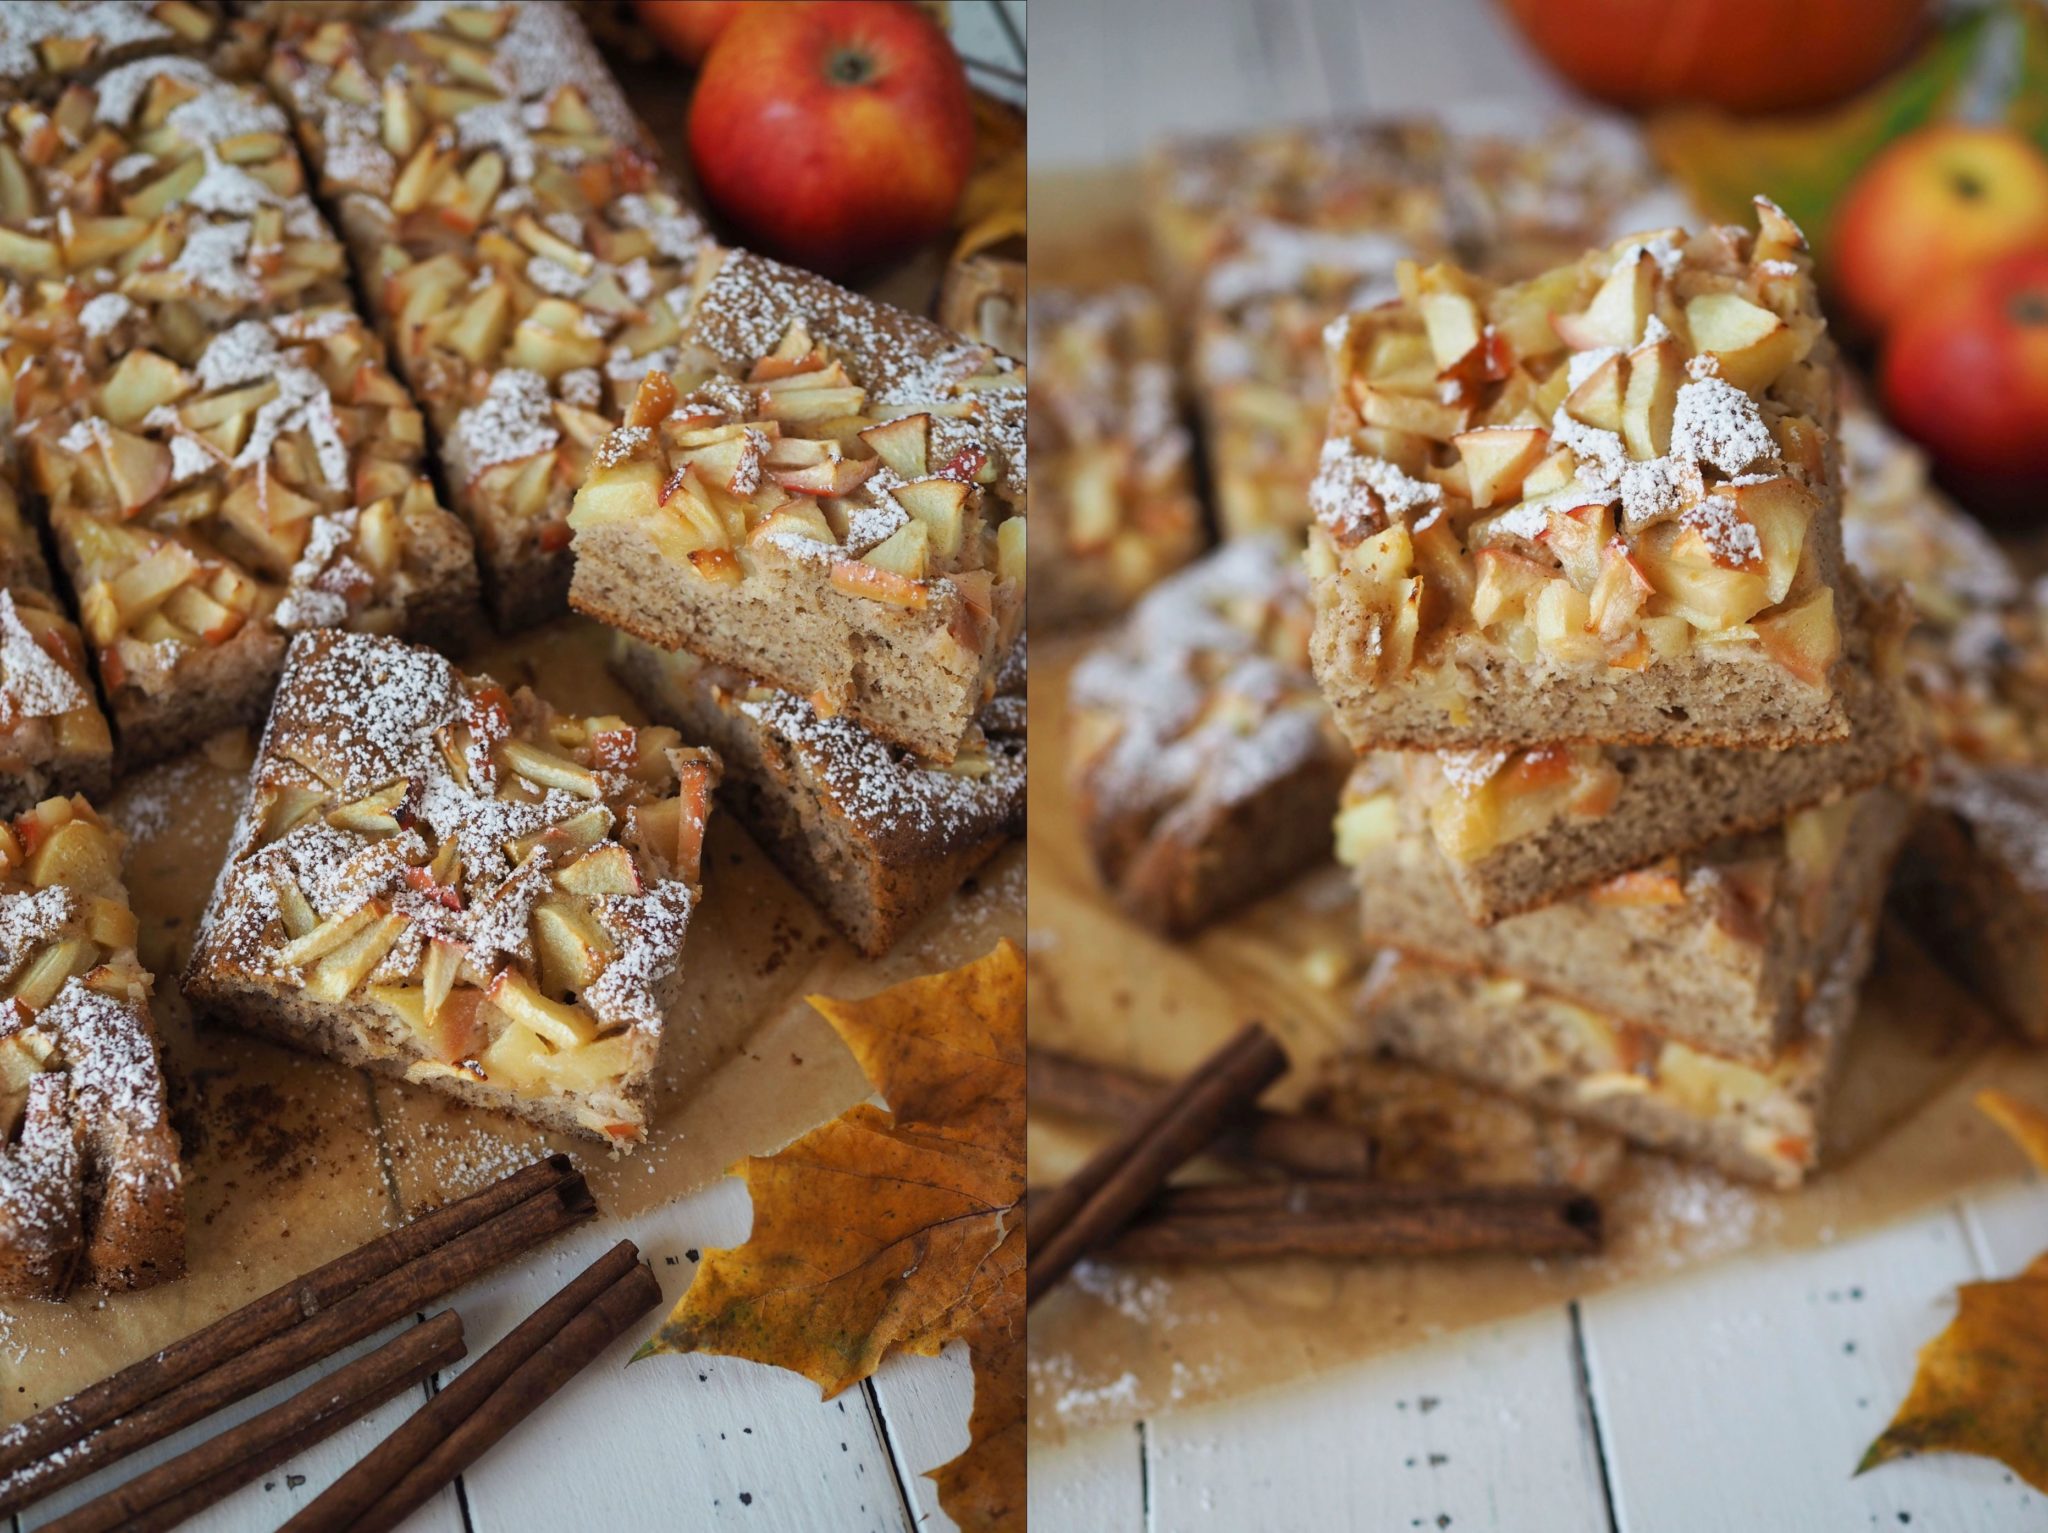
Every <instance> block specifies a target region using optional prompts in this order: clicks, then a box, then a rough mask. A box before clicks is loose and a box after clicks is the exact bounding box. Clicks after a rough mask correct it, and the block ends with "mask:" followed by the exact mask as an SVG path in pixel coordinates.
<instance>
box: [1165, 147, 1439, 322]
mask: <svg viewBox="0 0 2048 1533" xmlns="http://www.w3.org/2000/svg"><path fill="white" fill-rule="evenodd" d="M1448 137H1449V135H1448V132H1447V130H1446V129H1445V128H1444V126H1443V124H1442V123H1440V122H1438V121H1436V120H1435V119H1433V118H1426V117H1414V118H1389V119H1385V120H1378V121H1355V122H1339V123H1331V124H1326V125H1320V126H1317V127H1314V128H1274V129H1267V130H1264V131H1261V132H1257V133H1243V134H1232V135H1227V136H1220V137H1208V138H1198V139H1183V140H1179V141H1176V142H1171V143H1168V144H1165V145H1163V146H1162V147H1160V148H1159V149H1157V150H1155V151H1154V152H1153V153H1152V155H1151V156H1150V158H1149V159H1148V160H1147V162H1146V166H1145V192H1144V204H1145V206H1144V211H1145V227H1146V235H1147V238H1148V240H1149V243H1150V247H1151V257H1152V265H1153V267H1154V269H1155V271H1156V272H1157V273H1158V276H1159V280H1160V284H1161V286H1162V287H1163V288H1164V289H1165V291H1166V296H1167V300H1168V302H1170V303H1172V304H1173V305H1174V306H1175V311H1176V312H1177V313H1183V314H1185V313H1188V312H1189V311H1190V310H1191V309H1192V308H1193V307H1194V306H1195V305H1197V304H1198V303H1199V302H1200V301H1201V295H1202V289H1203V287H1204V285H1205V284H1206V282H1207V280H1208V278H1209V274H1210V273H1211V272H1212V271H1213V270H1215V268H1216V267H1217V266H1219V265H1220V264H1222V263H1223V262H1225V261H1228V260H1232V259H1234V258H1236V257H1238V256H1241V255H1242V254H1244V253H1245V251H1246V249H1247V246H1248V245H1249V244H1251V243H1253V242H1254V241H1256V240H1257V239H1259V238H1260V237H1261V236H1260V234H1259V233H1257V232H1256V231H1262V230H1270V229H1275V228H1284V229H1294V230H1299V231H1302V232H1303V233H1304V234H1305V235H1306V236H1307V237H1308V238H1309V239H1311V240H1312V241H1315V242H1317V243H1319V244H1321V245H1322V246H1323V247H1324V248H1326V249H1333V248H1336V247H1337V246H1338V245H1339V242H1340V241H1341V240H1343V239H1345V238H1347V237H1350V236H1363V237H1364V238H1363V241H1362V243H1363V244H1365V245H1368V246H1370V245H1373V244H1375V243H1378V242H1381V241H1384V240H1389V239H1391V240H1398V241H1401V242H1403V246H1404V250H1408V249H1412V250H1413V251H1417V252H1422V253H1429V254H1434V255H1439V256H1444V255H1448V254H1450V252H1451V249H1452V243H1451V242H1452V227H1453V226H1452V210H1451V208H1450V206H1449V204H1448V203H1447V202H1446V200H1445V198H1444V195H1443V193H1444V175H1443V170H1444V164H1445V160H1446V156H1447V154H1448Z"/></svg>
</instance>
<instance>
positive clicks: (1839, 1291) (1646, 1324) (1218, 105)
mask: <svg viewBox="0 0 2048 1533" xmlns="http://www.w3.org/2000/svg"><path fill="white" fill-rule="evenodd" d="M1031 80H1032V86H1031V97H1032V114H1031V158H1032V166H1033V169H1034V170H1035V171H1036V170H1044V169H1056V168H1084V167H1088V166H1093V165H1101V164H1106V163H1111V162H1117V161H1128V160H1131V159H1133V158H1134V157H1136V156H1137V155H1138V154H1140V153H1141V152H1142V151H1143V150H1144V149H1145V148H1146V147H1147V146H1148V145H1149V144H1150V143H1151V142H1152V141H1153V140H1154V139H1156V138H1157V137H1159V136H1161V135H1163V134H1168V133H1174V132H1189V131H1197V132H1199V131H1219V130H1224V129H1228V128H1232V127H1237V126H1250V125H1254V124H1258V123H1263V122H1277V121H1284V120H1295V119H1301V118H1305V117H1313V116H1316V115H1318V114H1324V113H1340V114H1342V113H1361V112H1375V113H1396V112H1411V111H1431V110H1438V109H1441V108H1443V107H1444V106H1446V105H1447V104H1454V103H1455V104H1460V105H1464V104H1469V103H1471V102H1474V101H1478V100H1490V101H1494V102H1499V103H1504V104H1508V105H1510V106H1512V105H1513V104H1515V103H1527V104H1529V105H1530V106H1532V107H1541V106H1544V105H1553V104H1557V103H1559V102H1560V101H1561V100H1562V99H1563V97H1562V94H1561V92H1560V89H1559V87H1558V86H1557V85H1556V83H1555V82H1554V81H1553V80H1552V79H1551V78H1550V77H1549V76H1548V75H1546V74H1545V73H1544V72H1543V71H1542V70H1541V68H1540V66H1539V65H1538V64H1537V63H1536V62H1535V61H1534V60H1533V59H1532V58H1531V57H1530V56H1529V55H1528V54H1527V53H1526V52H1525V50H1524V49H1523V48H1522V46H1521V43H1520V41H1519V39H1518V38H1517V37H1516V36H1515V35H1514V34H1513V33H1512V31H1511V30H1510V29H1509V27H1508V26H1507V25H1506V24H1505V23H1504V22H1503V21H1502V20H1501V19H1500V18H1499V17H1498V16H1497V15H1496V14H1495V13H1494V10H1493V8H1492V6H1491V5H1489V4H1488V3H1486V0H1260V3H1258V4H1256V5H1253V4H1249V3H1242V0H1041V4H1040V6H1039V10H1038V24H1037V28H1036V31H1035V33H1034V36H1033V39H1032V51H1031ZM2044 1247H2048V1184H2044V1183H2042V1182H2040V1181H2036V1182H2035V1183H2033V1184H2031V1185H2028V1186H2023V1187H2021V1188H2018V1189H2017V1190H2015V1191H2013V1192H2010V1193H2008V1194H2005V1195H2001V1196H1998V1197H1993V1198H1983V1199H1970V1200H1967V1201H1966V1202H1964V1203H1962V1204H1960V1205H1958V1206H1955V1207H1952V1208H1945V1209H1942V1210H1940V1211H1938V1212H1935V1213H1931V1214H1928V1215H1927V1216H1925V1217H1923V1218H1919V1219H1916V1220H1913V1221H1911V1222H1908V1223H1904V1224H1899V1225H1896V1226H1893V1227H1891V1228H1888V1229H1884V1230H1881V1231H1879V1232H1877V1233H1875V1234H1872V1235H1869V1236H1866V1237H1863V1238H1859V1239H1855V1240H1845V1241H1842V1242H1839V1243H1837V1244H1834V1245H1829V1246H1823V1247H1820V1248H1818V1249H1815V1250H1812V1251H1808V1252H1804V1253H1800V1254H1795V1255H1777V1256H1765V1257H1753V1258H1741V1259H1737V1260H1734V1261H1731V1262H1726V1263H1723V1264H1720V1265H1717V1266H1710V1267H1708V1268H1705V1269H1703V1270H1701V1271H1698V1272H1696V1273H1694V1274H1691V1275H1688V1276H1686V1277H1685V1278H1683V1279H1680V1280H1677V1281H1673V1282H1669V1283H1665V1284H1660V1285H1654V1286H1648V1287H1642V1288H1637V1289H1632V1290H1627V1291H1623V1292H1619V1293H1614V1294H1610V1295H1604V1296H1601V1297H1599V1298H1594V1299H1589V1300H1587V1301H1585V1302H1584V1303H1581V1304H1575V1305H1572V1306H1570V1307H1568V1308H1563V1309H1557V1310H1553V1311H1550V1312H1547V1313H1542V1314H1537V1315H1533V1316H1530V1317H1528V1318H1526V1319H1524V1320H1521V1321H1517V1322H1514V1323H1511V1324H1507V1325H1501V1326H1496V1327H1491V1328H1484V1329H1481V1330H1478V1331H1474V1332H1468V1333H1465V1334H1461V1335H1458V1336H1456V1337H1453V1338H1452V1339H1450V1340H1448V1341H1445V1342H1443V1343H1440V1344H1437V1345H1433V1346H1429V1347H1424V1348H1419V1349H1416V1350H1413V1351H1410V1352H1406V1353H1402V1354H1399V1355H1397V1356H1394V1357H1391V1358H1387V1359H1384V1360H1381V1361H1378V1362H1373V1363H1369V1364H1364V1365H1361V1366H1357V1367H1350V1368H1345V1369H1341V1370H1339V1371H1336V1372H1333V1373H1331V1374H1328V1375H1325V1376H1323V1377H1320V1378H1318V1379H1315V1380H1313V1381H1311V1382H1308V1383H1305V1384H1302V1385H1299V1386H1296V1387H1292V1388H1287V1389H1281V1390H1274V1391H1268V1392H1266V1393H1263V1394H1260V1395H1255V1396H1252V1397H1248V1398H1245V1399H1242V1400H1237V1401H1233V1402H1230V1403H1227V1404H1224V1405H1220V1406H1215V1407H1209V1408H1203V1409H1199V1410H1192V1411H1188V1412H1185V1413H1181V1414H1176V1415H1172V1416H1169V1417H1165V1418H1161V1419H1158V1420H1152V1421H1144V1422H1140V1423H1138V1424H1137V1425H1136V1426H1135V1427H1124V1428H1115V1429H1109V1430H1102V1431H1096V1432H1091V1433H1085V1434H1079V1435H1076V1436H1075V1437H1073V1438H1070V1439H1069V1440H1068V1441H1067V1442H1066V1443H1065V1444H1063V1445H1061V1446H1060V1447H1058V1448H1055V1449H1051V1450H1044V1449H1041V1450H1037V1451H1034V1452H1033V1454H1032V1460H1031V1507H1030V1509H1031V1521H1032V1527H1033V1529H1034V1533H1138V1530H1144V1533H1295V1530H1311V1529H1312V1530H1316V1533H1344V1530H1353V1529H1355V1530H1361V1533H1363V1530H1370V1533H1380V1530H1389V1533H1406V1530H1409V1529H1419V1530H1426V1533H1436V1530H1439V1529H1443V1530H1450V1533H1470V1530H1479V1529H1492V1530H1502V1533H1528V1530H1542V1533H1552V1530H1555V1533H1576V1530H1580V1529H1586V1530H1601V1529H1613V1530H1615V1533H1695V1530H1697V1533H1781V1530H1795V1529H1796V1530H1802V1533H1804V1530H1815V1533H1819V1530H1835V1529H1885V1530H1919V1529H1926V1528H1939V1529H1942V1530H1944V1533H1993V1530H1996V1533H2006V1530H2019V1529H2029V1528H2038V1529H2048V1497H2044V1496H2041V1495H2039V1494H2037V1493H2035V1492H2034V1491H2032V1490H2030V1489H2028V1488H2027V1487H2026V1486H2025V1485H2024V1484H2022V1483H2020V1482H2019V1481H2018V1480H2017V1479H2016V1477H2014V1476H2013V1475H2011V1474H2010V1473H2008V1472H2007V1471H2006V1470H2005V1469H2004V1468H2003V1467H2002V1466H2000V1465H1997V1464H1994V1463H1990V1462H1986V1461H1980V1460H1974V1459H1962V1458H1941V1459H1929V1460H1922V1461H1917V1462H1912V1463H1903V1464H1895V1465H1890V1466H1887V1467H1886V1468H1884V1469H1882V1470H1879V1471H1877V1472H1875V1473H1873V1474H1870V1475H1867V1476H1864V1477H1863V1478H1861V1479H1851V1478H1850V1471H1851V1470H1852V1469H1853V1468H1854V1467H1855V1464H1856V1461H1857V1459H1858V1458H1859V1457H1860V1456H1861V1454H1862V1452H1863V1449H1864V1447H1865V1446H1866V1445H1867V1444H1868V1443H1869V1441H1870V1439H1871V1438H1872V1437H1874V1436H1875V1435H1876V1434H1877V1433H1878V1431H1879V1430H1880V1429H1881V1428H1882V1427H1883V1425H1884V1423H1885V1422H1886V1421H1887V1420H1888V1419H1889V1416H1890V1413H1891V1411H1892V1410H1893V1409H1894V1408H1895V1407H1896V1406H1897V1403H1898V1402H1899V1400H1900V1399H1901V1398H1903V1396H1904V1394H1905V1391H1906V1388H1907V1386H1908V1384H1909V1383H1910V1381H1911V1379H1912V1376H1913V1362H1914V1355H1915V1352H1916V1351H1917V1349H1918V1348H1919V1346H1920V1344H1921V1343H1922V1342H1924V1341H1926V1340H1927V1339H1929V1338H1931V1337H1932V1336H1933V1335H1934V1334H1935V1333H1936V1332H1937V1331H1939V1330H1940V1329H1941V1327H1942V1326H1943V1325H1944V1324H1945V1323H1946V1320H1947V1318H1948V1313H1949V1310H1948V1307H1947V1300H1946V1296H1947V1295H1948V1293H1949V1292H1950V1291H1951V1290H1952V1289H1953V1287H1954V1286H1955V1285H1956V1284H1957V1283H1958V1282H1963V1281H1968V1280H1970V1279H1973V1278H1977V1277H1982V1276H2007V1275H2010V1274H2011V1273H2013V1272H2015V1271H2016V1270H2018V1268H2019V1267H2020V1266H2021V1265H2022V1264H2023V1263H2024V1262H2025V1261H2027V1260H2028V1259H2030V1258H2031V1257H2032V1256H2033V1255H2034V1254H2035V1253H2036V1252H2038V1251H2040V1250H2041V1249H2043V1248H2044Z"/></svg>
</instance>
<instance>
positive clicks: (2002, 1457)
mask: <svg viewBox="0 0 2048 1533" xmlns="http://www.w3.org/2000/svg"><path fill="white" fill-rule="evenodd" d="M1976 1102H1977V1106H1978V1108H1979V1109H1980V1110H1981V1111H1982V1112H1984V1113H1985V1114H1986V1115H1987V1116H1989V1117H1990V1118H1991V1119H1992V1120H1993V1121H1994V1122H1996V1123H1997V1124H1998V1125H1999V1126H2000V1127H2001V1128H2003V1129H2005V1130H2006V1131H2007V1132H2008V1133H2010V1134H2011V1135H2012V1136H2013V1138H2014V1139H2015V1140H2017V1141H2018V1142H2019V1144H2020V1147H2021V1148H2022V1149H2024V1150H2025V1151H2026V1152H2027V1153H2028V1155H2030V1156H2031V1157H2032V1158H2033V1159H2034V1161H2035V1163H2036V1164H2038V1165H2040V1166H2041V1167H2042V1168H2043V1169H2048V1113H2044V1112H2043V1111H2042V1110H2041V1109H2040V1108H2038V1107H2035V1106H2032V1105H2031V1104H2029V1103H2026V1102H2023V1101H2021V1100H2020V1099H2019V1098H2017V1097H2014V1096H2012V1095H2010V1094H2008V1093H2006V1092H2003V1091H1996V1090H1990V1091H1982V1092H1979V1093H1978V1094H1977V1098H1976ZM1956 1301H1957V1302H1956V1318H1955V1319H1954V1320H1952V1321H1951V1322H1950V1323H1949V1327H1948V1329H1947V1330H1945V1331H1943V1332H1942V1333H1941V1334H1940V1335H1939V1336H1937V1337H1935V1338H1934V1340H1932V1341H1930V1342H1929V1343H1928V1344H1927V1345H1926V1346H1924V1347H1922V1348H1921V1349H1920V1361H1919V1366H1918V1368H1917V1370H1916V1371H1915V1373H1914V1375H1913V1387H1912V1389H1911V1390H1910V1391H1909V1392H1908V1393H1907V1395H1906V1399H1905V1402H1904V1403H1903V1404H1902V1405H1900V1407H1899V1410H1898V1414H1897V1415H1895V1416H1894V1417H1892V1420H1891V1425H1889V1426H1887V1427H1886V1428H1885V1429H1884V1431H1883V1432H1882V1433H1881V1434H1880V1435H1879V1436H1878V1439H1877V1441H1876V1442H1874V1443H1872V1444H1871V1445H1870V1448H1869V1451H1868V1452H1866V1453H1865V1454H1864V1455H1863V1462H1862V1463H1860V1464H1858V1465H1857V1466H1856V1472H1857V1473H1858V1474H1861V1473H1863V1471H1864V1470H1866V1469H1875V1468H1876V1467H1877V1466H1878V1465H1879V1464H1883V1463H1886V1462H1888V1461H1890V1460H1892V1459H1895V1458H1898V1457H1900V1456H1902V1455H1905V1454H1912V1453H1972V1454H1976V1455H1978V1456H1980V1457H1983V1458H1993V1459H1997V1460H1998V1461H1999V1462H2000V1463H2002V1464H2004V1465H2005V1466H2006V1467H2007V1468H2009V1469H2011V1470H2012V1471H2013V1472H2014V1473H2015V1474H2017V1475H2018V1476H2019V1477H2020V1478H2021V1479H2023V1480H2025V1481H2026V1482H2027V1483H2028V1484H2029V1485H2031V1486H2033V1487H2034V1488H2035V1489H2036V1490H2039V1491H2048V1252H2043V1253H2042V1254H2041V1255H2039V1256H2037V1257H2035V1258H2034V1260H2033V1262H2032V1264H2031V1265H2029V1266H2028V1268H2027V1269H2026V1271H2024V1272H2022V1273H2021V1274H2020V1275H2019V1276H2018V1277H2014V1278H2007V1279H2005V1280H2004V1281H2002V1282H1988V1283H1965V1284H1963V1285H1962V1287H1961V1288H1959V1289H1957V1290H1956Z"/></svg>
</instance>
